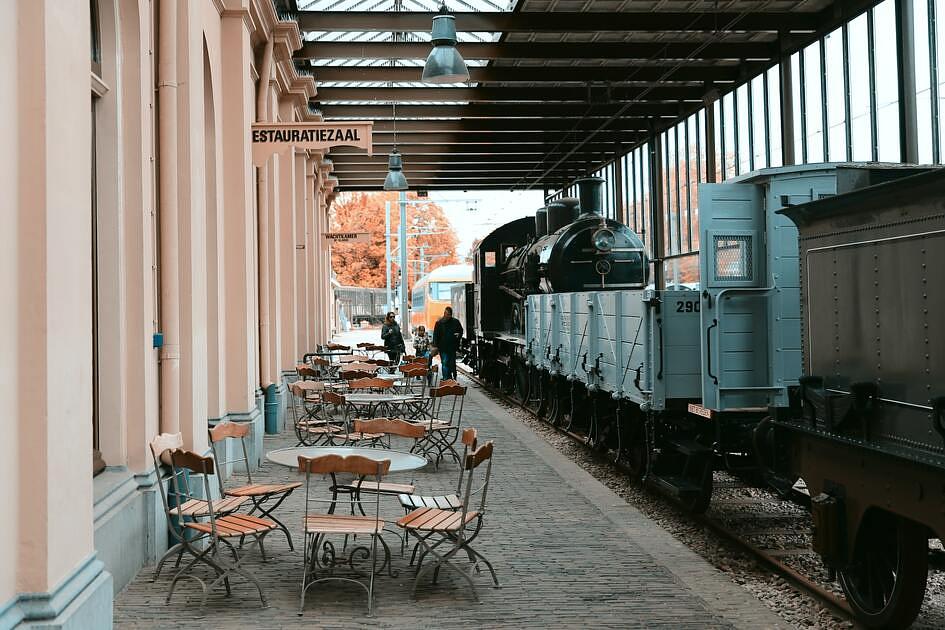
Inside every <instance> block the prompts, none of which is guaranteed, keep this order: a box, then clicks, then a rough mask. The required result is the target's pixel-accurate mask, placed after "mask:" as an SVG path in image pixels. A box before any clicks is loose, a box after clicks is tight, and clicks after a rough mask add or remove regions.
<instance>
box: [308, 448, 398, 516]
mask: <svg viewBox="0 0 945 630" xmlns="http://www.w3.org/2000/svg"><path fill="white" fill-rule="evenodd" d="M298 461H299V472H300V473H302V474H304V475H305V516H306V517H308V515H309V514H310V513H311V512H310V510H309V505H310V503H311V502H312V500H313V499H312V498H311V495H312V475H313V474H328V475H330V476H331V487H332V488H335V487H337V485H338V479H337V475H338V473H348V474H352V475H356V476H357V478H358V479H359V480H360V479H363V478H364V477H374V478H375V479H376V480H377V482H378V483H380V481H381V478H382V477H384V476H385V475H386V474H387V473H388V472H390V460H389V459H384V460H380V461H376V460H373V459H370V458H369V457H363V456H361V455H348V456H347V457H342V456H341V455H321V456H319V457H305V456H303V455H299V460H298ZM375 494H376V497H375V500H374V521H375V523H378V522H380V518H381V493H380V492H378V493H375ZM335 498H336V497H333V498H332V499H331V500H327V501H326V500H322V501H321V502H322V503H325V502H328V503H332V506H333V507H334V501H335ZM362 503H363V502H362Z"/></svg>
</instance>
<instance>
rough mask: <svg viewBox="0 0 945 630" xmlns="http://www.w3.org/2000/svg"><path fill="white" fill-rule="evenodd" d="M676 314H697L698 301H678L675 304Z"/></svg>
mask: <svg viewBox="0 0 945 630" xmlns="http://www.w3.org/2000/svg"><path fill="white" fill-rule="evenodd" d="M676 312H677V313H698V312H699V300H678V301H677V302H676Z"/></svg>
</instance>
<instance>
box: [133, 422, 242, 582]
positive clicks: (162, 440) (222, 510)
mask: <svg viewBox="0 0 945 630" xmlns="http://www.w3.org/2000/svg"><path fill="white" fill-rule="evenodd" d="M149 446H150V448H151V458H152V460H153V461H154V472H155V474H156V475H157V479H158V489H159V490H160V492H161V505H163V506H164V517H165V519H166V520H167V529H168V531H169V532H170V534H171V538H172V539H173V540H174V541H175V542H174V544H173V545H171V547H170V548H169V549H168V550H167V552H165V553H164V555H163V556H161V559H160V560H159V561H158V563H157V567H155V569H154V575H153V576H152V578H151V581H152V582H156V581H157V579H158V578H159V577H161V571H162V570H163V568H164V563H165V562H167V561H168V560H169V559H170V558H171V557H172V556H175V555H176V556H177V561H176V562H175V564H174V566H175V568H177V567H179V566H180V563H181V560H182V559H183V556H184V554H185V553H193V547H192V546H191V544H192V543H193V542H196V540H197V539H198V538H200V537H201V536H199V535H194V534H193V533H192V532H191V536H190V537H188V536H187V533H186V532H185V531H184V528H183V526H184V522H185V521H187V520H193V519H199V518H206V517H208V516H209V515H210V504H209V503H208V502H207V501H206V500H205V499H196V498H189V495H190V492H189V484H190V479H189V478H185V479H182V480H180V483H181V484H183V485H184V487H185V489H186V490H187V493H186V494H187V496H186V498H185V496H184V495H180V494H178V493H177V492H176V491H175V486H174V485H173V483H172V482H171V481H167V487H166V488H165V485H164V484H165V480H164V476H165V475H164V468H163V467H164V466H170V465H171V453H172V452H173V451H175V450H177V449H182V448H184V439H183V436H182V435H181V434H180V433H162V434H160V435H158V436H157V437H156V438H154V439H153V440H151V443H150V444H149ZM207 496H210V495H207ZM246 501H248V499H247V498H245V497H223V498H221V499H214V500H213V509H214V512H215V513H216V514H229V513H231V512H235V511H236V510H238V509H240V507H241V506H242V505H243V504H244V503H246Z"/></svg>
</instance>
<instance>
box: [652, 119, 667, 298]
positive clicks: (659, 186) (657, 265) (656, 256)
mask: <svg viewBox="0 0 945 630" xmlns="http://www.w3.org/2000/svg"><path fill="white" fill-rule="evenodd" d="M660 144H661V143H660V136H659V134H658V133H656V132H655V131H653V132H651V134H650V141H649V145H650V191H651V192H650V251H651V252H652V253H653V286H654V287H655V288H656V290H657V291H663V290H664V289H665V288H666V275H665V271H664V269H663V255H664V253H665V249H666V248H665V247H664V243H663V230H664V225H663V155H662V153H663V151H662V147H661V146H660Z"/></svg>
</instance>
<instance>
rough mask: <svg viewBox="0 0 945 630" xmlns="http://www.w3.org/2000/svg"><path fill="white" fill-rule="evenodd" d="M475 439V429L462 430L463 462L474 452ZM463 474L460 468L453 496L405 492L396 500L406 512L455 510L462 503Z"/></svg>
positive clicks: (476, 434)
mask: <svg viewBox="0 0 945 630" xmlns="http://www.w3.org/2000/svg"><path fill="white" fill-rule="evenodd" d="M477 438H478V433H477V431H476V429H463V436H462V438H461V441H462V443H463V461H466V455H468V454H469V453H470V452H471V451H474V450H476V445H477V444H476V442H477ZM464 472H465V471H464V470H463V469H462V468H460V470H459V478H458V479H457V481H456V492H455V494H441V495H418V494H413V493H410V492H405V493H404V494H401V495H399V496H398V497H397V498H398V499H399V500H400V504H401V505H402V506H403V507H404V510H406V511H407V512H410V511H411V510H416V509H418V508H425V507H427V508H437V509H440V510H456V509H458V508H460V507H462V505H463V501H462V499H460V497H459V495H460V494H461V493H462V491H463V473H464Z"/></svg>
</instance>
